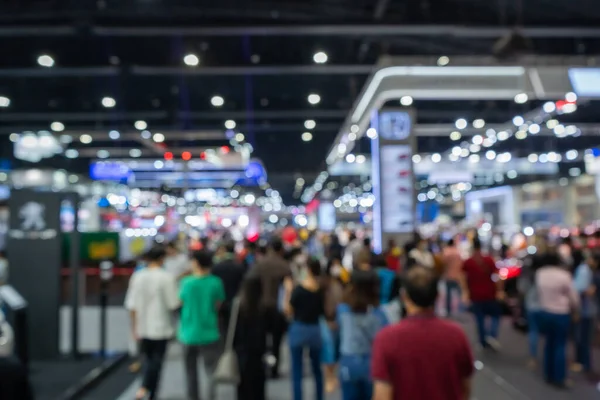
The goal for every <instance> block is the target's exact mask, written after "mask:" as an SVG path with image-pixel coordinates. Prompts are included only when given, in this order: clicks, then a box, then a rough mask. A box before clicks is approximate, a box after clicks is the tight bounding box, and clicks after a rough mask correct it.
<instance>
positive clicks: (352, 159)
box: [346, 154, 356, 163]
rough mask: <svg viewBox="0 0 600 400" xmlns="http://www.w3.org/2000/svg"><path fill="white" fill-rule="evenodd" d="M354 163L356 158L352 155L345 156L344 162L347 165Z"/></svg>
mask: <svg viewBox="0 0 600 400" xmlns="http://www.w3.org/2000/svg"><path fill="white" fill-rule="evenodd" d="M354 161H356V156H355V155H354V154H347V155H346V162H347V163H353V162H354Z"/></svg>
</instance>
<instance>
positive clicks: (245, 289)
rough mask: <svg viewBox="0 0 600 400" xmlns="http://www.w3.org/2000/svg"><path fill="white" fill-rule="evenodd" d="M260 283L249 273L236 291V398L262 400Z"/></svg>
mask: <svg viewBox="0 0 600 400" xmlns="http://www.w3.org/2000/svg"><path fill="white" fill-rule="evenodd" d="M261 298H262V282H261V280H260V277H258V276H255V275H249V276H247V277H246V278H245V280H244V282H243V283H242V288H241V291H240V311H239V315H238V321H237V325H236V333H235V340H234V348H235V351H236V353H237V357H238V363H239V368H240V383H239V385H238V387H237V399H238V400H264V399H265V382H266V373H265V368H266V366H265V363H264V358H265V354H266V351H267V346H266V330H265V318H264V310H263V309H262V307H261V305H260V299H261Z"/></svg>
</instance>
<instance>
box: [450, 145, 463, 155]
mask: <svg viewBox="0 0 600 400" xmlns="http://www.w3.org/2000/svg"><path fill="white" fill-rule="evenodd" d="M460 153H462V149H461V147H460V146H454V147H453V148H452V154H454V155H456V156H460Z"/></svg>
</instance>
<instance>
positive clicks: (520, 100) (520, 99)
mask: <svg viewBox="0 0 600 400" xmlns="http://www.w3.org/2000/svg"><path fill="white" fill-rule="evenodd" d="M527 100H529V96H527V93H519V94H518V95H516V96H515V103H517V104H525V103H527Z"/></svg>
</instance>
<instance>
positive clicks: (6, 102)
mask: <svg viewBox="0 0 600 400" xmlns="http://www.w3.org/2000/svg"><path fill="white" fill-rule="evenodd" d="M8 106H10V99H9V98H8V97H5V96H0V107H8Z"/></svg>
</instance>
